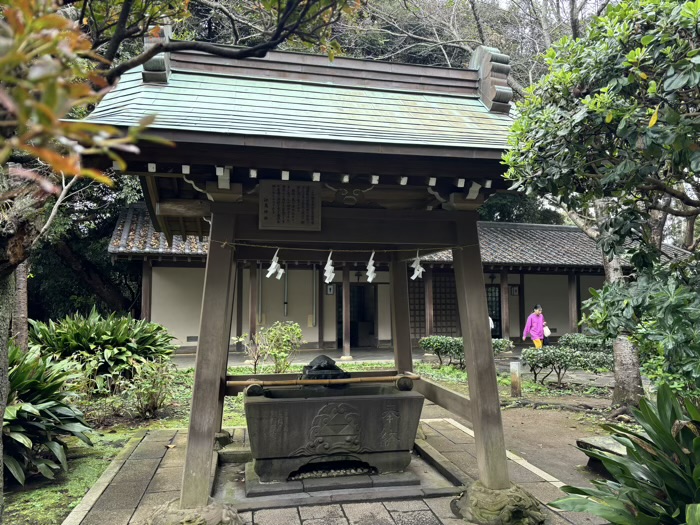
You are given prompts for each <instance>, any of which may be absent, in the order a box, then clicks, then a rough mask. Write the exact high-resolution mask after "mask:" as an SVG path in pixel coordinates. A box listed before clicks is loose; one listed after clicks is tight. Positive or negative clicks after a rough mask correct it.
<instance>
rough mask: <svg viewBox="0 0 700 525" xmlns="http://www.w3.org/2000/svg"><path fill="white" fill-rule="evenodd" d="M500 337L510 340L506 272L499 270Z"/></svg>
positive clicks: (508, 295) (508, 294) (508, 296)
mask: <svg viewBox="0 0 700 525" xmlns="http://www.w3.org/2000/svg"><path fill="white" fill-rule="evenodd" d="M501 337H502V338H503V339H510V293H509V289H508V270H501Z"/></svg>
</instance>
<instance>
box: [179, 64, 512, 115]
mask: <svg viewBox="0 0 700 525" xmlns="http://www.w3.org/2000/svg"><path fill="white" fill-rule="evenodd" d="M170 71H171V74H172V73H180V74H183V75H202V74H204V75H206V76H212V77H222V78H242V79H246V80H259V81H262V82H280V83H286V84H304V85H309V86H321V87H333V88H344V89H351V90H362V91H381V92H386V93H407V94H410V95H429V96H438V97H450V98H457V99H469V100H481V99H480V97H479V93H477V92H476V91H475V92H474V93H445V92H442V91H416V90H411V89H400V88H389V87H382V86H366V85H354V86H353V85H349V84H335V83H332V82H314V81H312V80H299V79H295V78H280V77H264V76H256V75H242V74H229V73H221V72H217V71H206V72H203V71H198V70H195V69H184V68H182V67H177V66H174V65H173V66H171V68H170ZM504 115H505V116H506V117H509V115H507V114H504Z"/></svg>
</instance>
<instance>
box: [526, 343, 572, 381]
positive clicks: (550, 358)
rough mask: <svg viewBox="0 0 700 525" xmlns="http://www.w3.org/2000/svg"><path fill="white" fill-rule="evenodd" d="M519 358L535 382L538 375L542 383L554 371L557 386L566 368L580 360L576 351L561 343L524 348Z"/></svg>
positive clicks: (570, 367)
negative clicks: (528, 369)
mask: <svg viewBox="0 0 700 525" xmlns="http://www.w3.org/2000/svg"><path fill="white" fill-rule="evenodd" d="M521 359H522V360H523V362H524V363H525V364H526V365H527V366H528V367H529V368H530V372H532V374H533V376H534V379H535V382H537V378H538V376H539V378H540V380H539V381H540V383H542V384H544V381H545V379H547V378H548V377H549V376H550V375H551V374H552V373H554V374H555V375H556V376H557V386H561V383H562V380H563V379H564V375H565V374H566V372H567V370H569V369H572V368H575V367H576V365H577V364H579V361H580V357H579V353H578V352H574V351H573V350H572V349H571V348H569V347H566V346H561V345H555V346H543V347H542V348H526V349H525V350H523V352H522V354H521ZM542 374H544V375H542Z"/></svg>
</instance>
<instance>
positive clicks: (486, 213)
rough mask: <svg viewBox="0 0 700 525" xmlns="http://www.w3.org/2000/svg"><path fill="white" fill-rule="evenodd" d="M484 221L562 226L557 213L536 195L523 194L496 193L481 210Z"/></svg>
mask: <svg viewBox="0 0 700 525" xmlns="http://www.w3.org/2000/svg"><path fill="white" fill-rule="evenodd" d="M479 218H480V219H481V220H482V221H494V222H528V223H534V224H562V223H563V222H564V219H563V217H562V215H561V214H560V213H558V212H557V211H555V210H553V209H550V208H545V207H544V206H543V205H542V203H541V202H540V201H538V199H537V198H536V197H535V196H534V195H525V194H523V193H496V194H495V195H493V196H491V197H489V199H488V200H487V201H486V202H485V203H484V205H483V206H481V207H480V208H479Z"/></svg>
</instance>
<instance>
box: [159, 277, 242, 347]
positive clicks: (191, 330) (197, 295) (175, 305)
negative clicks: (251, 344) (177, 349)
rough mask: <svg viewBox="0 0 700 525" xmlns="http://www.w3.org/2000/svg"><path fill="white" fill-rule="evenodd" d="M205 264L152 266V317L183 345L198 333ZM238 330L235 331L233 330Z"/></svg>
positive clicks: (189, 344)
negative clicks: (189, 337) (193, 265)
mask: <svg viewBox="0 0 700 525" xmlns="http://www.w3.org/2000/svg"><path fill="white" fill-rule="evenodd" d="M203 289H204V268H164V267H159V266H155V267H153V290H152V298H151V301H152V302H151V320H152V321H153V322H154V323H158V324H161V325H163V326H165V327H166V328H167V329H168V331H169V332H170V333H171V334H172V335H173V336H174V337H175V339H176V342H177V343H178V344H180V345H184V346H195V345H196V344H197V343H196V342H189V343H188V342H187V337H188V336H195V337H197V336H199V318H200V315H201V308H202V291H203ZM234 333H235V332H234Z"/></svg>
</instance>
